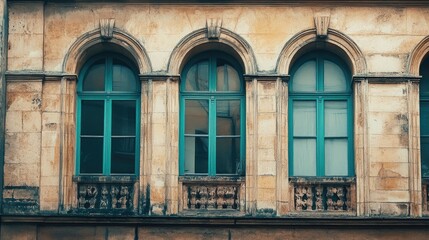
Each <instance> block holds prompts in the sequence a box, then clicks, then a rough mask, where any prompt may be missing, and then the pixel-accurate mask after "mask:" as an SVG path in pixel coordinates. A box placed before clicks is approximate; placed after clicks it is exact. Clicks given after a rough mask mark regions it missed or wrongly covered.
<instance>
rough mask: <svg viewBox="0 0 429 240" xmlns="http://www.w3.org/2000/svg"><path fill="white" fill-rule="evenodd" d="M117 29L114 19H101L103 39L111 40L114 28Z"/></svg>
mask: <svg viewBox="0 0 429 240" xmlns="http://www.w3.org/2000/svg"><path fill="white" fill-rule="evenodd" d="M114 27H115V19H114V18H106V19H100V35H101V38H103V39H106V40H109V39H112V37H113V28H114Z"/></svg>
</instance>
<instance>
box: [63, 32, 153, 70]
mask: <svg viewBox="0 0 429 240" xmlns="http://www.w3.org/2000/svg"><path fill="white" fill-rule="evenodd" d="M103 43H104V44H108V45H109V46H112V47H114V48H117V49H120V50H118V51H120V52H121V53H123V54H125V56H127V57H129V58H131V59H130V60H132V61H134V62H135V64H136V66H137V67H138V70H139V73H140V74H142V73H149V72H151V71H152V66H151V63H150V60H149V57H148V55H147V53H146V50H145V49H144V47H143V46H142V45H141V44H140V43H139V42H138V41H137V40H136V39H135V38H134V37H132V36H131V35H130V34H128V33H126V32H124V31H122V30H120V29H118V28H113V29H112V36H111V37H110V38H109V39H106V38H103V36H102V35H101V31H100V29H95V30H92V31H90V32H87V33H86V34H84V35H82V36H80V37H79V38H78V39H77V40H76V41H75V42H74V43H73V44H72V46H71V47H70V49H69V51H68V52H67V54H66V56H65V58H64V62H63V72H65V73H70V74H77V73H78V71H79V69H80V67H81V66H82V65H83V64H84V63H85V61H86V60H87V59H88V57H91V55H92V54H96V53H101V52H102V51H111V50H112V49H111V48H101V49H98V50H95V53H91V51H89V50H90V49H93V48H94V47H95V48H97V46H100V45H103Z"/></svg>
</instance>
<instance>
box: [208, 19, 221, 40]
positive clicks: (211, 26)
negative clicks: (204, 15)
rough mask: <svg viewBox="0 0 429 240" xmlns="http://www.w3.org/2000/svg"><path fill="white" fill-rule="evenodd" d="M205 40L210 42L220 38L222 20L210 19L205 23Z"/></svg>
mask: <svg viewBox="0 0 429 240" xmlns="http://www.w3.org/2000/svg"><path fill="white" fill-rule="evenodd" d="M206 26H207V38H208V39H210V40H218V39H219V37H220V28H221V27H222V19H220V18H216V19H214V18H210V19H207V21H206Z"/></svg>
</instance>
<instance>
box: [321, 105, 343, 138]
mask: <svg viewBox="0 0 429 240" xmlns="http://www.w3.org/2000/svg"><path fill="white" fill-rule="evenodd" d="M325 136H326V137H347V102H346V101H326V102H325Z"/></svg>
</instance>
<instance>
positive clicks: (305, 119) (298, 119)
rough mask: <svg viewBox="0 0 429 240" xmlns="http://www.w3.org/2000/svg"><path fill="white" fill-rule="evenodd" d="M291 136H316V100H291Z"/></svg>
mask: <svg viewBox="0 0 429 240" xmlns="http://www.w3.org/2000/svg"><path fill="white" fill-rule="evenodd" d="M293 136H295V137H297V136H301V137H309V136H311V137H314V136H316V102H314V101H294V102H293Z"/></svg>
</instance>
